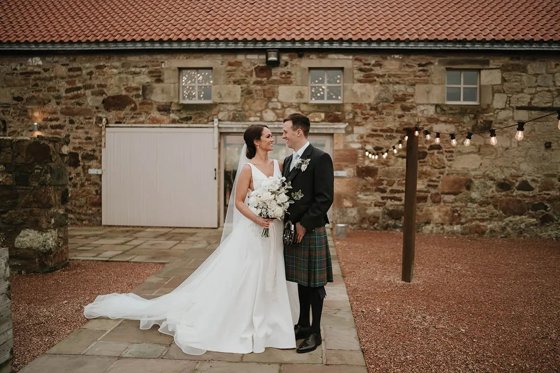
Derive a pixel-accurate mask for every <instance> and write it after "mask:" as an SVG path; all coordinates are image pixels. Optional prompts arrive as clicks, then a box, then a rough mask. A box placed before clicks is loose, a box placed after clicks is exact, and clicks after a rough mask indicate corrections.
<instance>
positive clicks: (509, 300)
mask: <svg viewBox="0 0 560 373" xmlns="http://www.w3.org/2000/svg"><path fill="white" fill-rule="evenodd" d="M335 243H336V247H337V252H338V256H339V260H340V264H341V267H342V272H343V275H344V279H345V282H346V286H347V288H348V292H349V295H350V303H351V305H352V310H353V313H354V318H355V320H356V325H357V328H358V335H359V338H360V344H361V346H362V349H363V351H364V355H365V358H366V364H367V366H368V370H369V372H370V373H373V372H465V371H466V372H558V371H560V368H559V367H560V287H559V278H560V242H558V241H545V240H515V239H491V238H467V237H446V236H436V235H433V236H431V235H417V237H416V259H415V268H414V277H413V281H412V283H410V284H409V283H404V282H402V281H401V279H400V278H401V258H402V234H400V233H397V232H371V231H353V232H350V233H349V235H348V237H346V238H344V239H336V240H335ZM161 268H162V265H160V264H140V263H122V262H94V261H72V262H71V264H70V265H69V266H68V267H67V268H65V269H63V270H61V271H58V272H55V273H50V274H45V275H25V276H20V275H13V276H12V278H11V286H12V313H13V322H14V355H15V356H14V361H13V366H14V368H15V371H17V370H19V369H21V368H22V367H23V366H25V365H26V364H27V363H28V362H30V361H31V360H33V359H34V358H35V357H37V356H38V355H39V354H41V353H43V352H45V351H47V350H48V349H49V348H51V347H52V346H54V345H55V344H56V343H58V342H59V341H61V340H62V339H64V337H65V336H66V335H68V334H69V333H70V332H72V331H73V330H75V329H76V328H78V327H80V326H81V325H83V324H84V323H85V322H86V319H85V318H84V317H83V316H82V311H83V306H84V305H85V304H87V303H89V302H91V301H92V300H93V299H94V298H95V297H96V296H97V295H99V294H106V293H110V292H127V291H130V290H132V289H133V288H134V287H136V286H137V285H139V284H140V283H142V282H143V281H144V280H145V278H147V277H148V276H150V275H151V274H153V273H155V272H157V271H158V270H160V269H161Z"/></svg>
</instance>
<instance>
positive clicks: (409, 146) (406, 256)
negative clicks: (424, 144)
mask: <svg viewBox="0 0 560 373" xmlns="http://www.w3.org/2000/svg"><path fill="white" fill-rule="evenodd" d="M406 133H407V135H408V140H407V142H406V178H405V190H404V222H403V262H402V280H403V281H406V282H411V281H412V272H413V269H414V249H415V240H416V186H417V178H418V136H414V128H407V130H406Z"/></svg>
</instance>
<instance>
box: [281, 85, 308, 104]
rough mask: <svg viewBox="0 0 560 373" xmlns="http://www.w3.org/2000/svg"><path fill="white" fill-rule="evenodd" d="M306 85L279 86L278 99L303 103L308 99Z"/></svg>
mask: <svg viewBox="0 0 560 373" xmlns="http://www.w3.org/2000/svg"><path fill="white" fill-rule="evenodd" d="M308 95H309V93H308V88H307V87H306V86H283V85H281V86H279V87H278V100H279V101H281V102H285V103H304V102H307V101H309V97H308Z"/></svg>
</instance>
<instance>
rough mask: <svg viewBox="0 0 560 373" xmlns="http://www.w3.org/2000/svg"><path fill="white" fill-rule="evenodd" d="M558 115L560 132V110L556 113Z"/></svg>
mask: <svg viewBox="0 0 560 373" xmlns="http://www.w3.org/2000/svg"><path fill="white" fill-rule="evenodd" d="M557 113H558V116H557V118H558V129H559V130H560V110H559V111H558V112H557Z"/></svg>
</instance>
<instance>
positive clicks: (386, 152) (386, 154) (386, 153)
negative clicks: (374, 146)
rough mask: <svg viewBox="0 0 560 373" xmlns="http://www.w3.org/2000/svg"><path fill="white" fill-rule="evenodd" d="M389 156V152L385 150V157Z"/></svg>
mask: <svg viewBox="0 0 560 373" xmlns="http://www.w3.org/2000/svg"><path fill="white" fill-rule="evenodd" d="M388 156H389V152H388V151H387V150H385V151H384V152H383V159H386V158H387V157H388Z"/></svg>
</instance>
